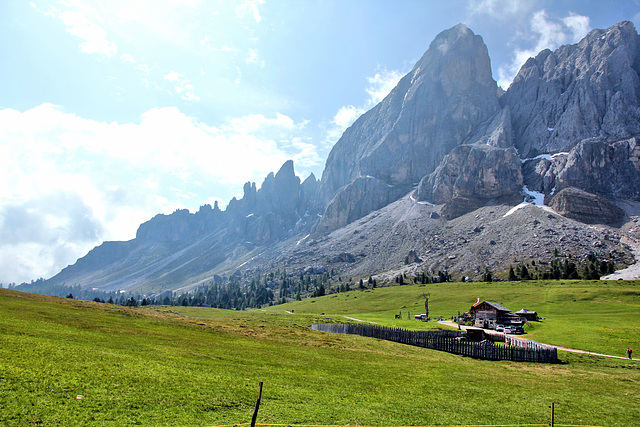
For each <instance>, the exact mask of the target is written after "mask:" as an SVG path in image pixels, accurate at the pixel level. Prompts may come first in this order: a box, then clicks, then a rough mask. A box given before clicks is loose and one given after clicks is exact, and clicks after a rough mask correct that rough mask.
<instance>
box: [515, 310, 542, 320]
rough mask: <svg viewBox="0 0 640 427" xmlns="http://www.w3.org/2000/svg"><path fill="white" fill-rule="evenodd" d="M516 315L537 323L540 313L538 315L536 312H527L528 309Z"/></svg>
mask: <svg viewBox="0 0 640 427" xmlns="http://www.w3.org/2000/svg"><path fill="white" fill-rule="evenodd" d="M516 314H517V315H518V316H520V317H522V318H523V319H527V320H528V321H534V322H535V321H537V320H538V313H536V312H535V311H531V310H527V309H526V308H523V309H522V310H520V311H516Z"/></svg>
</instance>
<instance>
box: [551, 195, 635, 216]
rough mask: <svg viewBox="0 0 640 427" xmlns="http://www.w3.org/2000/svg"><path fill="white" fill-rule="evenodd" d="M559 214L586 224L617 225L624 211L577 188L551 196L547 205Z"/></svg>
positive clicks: (601, 198) (602, 198)
mask: <svg viewBox="0 0 640 427" xmlns="http://www.w3.org/2000/svg"><path fill="white" fill-rule="evenodd" d="M549 206H551V208H553V209H554V210H555V211H556V212H558V213H559V214H561V215H563V216H566V217H567V218H571V219H575V220H577V221H580V222H584V223H586V224H611V225H616V224H619V223H620V221H622V219H623V218H624V215H625V213H624V211H623V210H622V209H620V208H619V207H618V206H616V205H615V204H613V203H612V202H610V201H609V200H607V199H605V198H604V197H600V196H597V195H595V194H591V193H587V192H586V191H583V190H580V189H577V188H572V187H569V188H565V189H563V190H561V191H560V192H558V193H557V194H556V195H554V196H553V198H552V199H551V202H550V204H549Z"/></svg>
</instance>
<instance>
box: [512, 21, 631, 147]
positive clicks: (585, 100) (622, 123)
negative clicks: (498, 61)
mask: <svg viewBox="0 0 640 427" xmlns="http://www.w3.org/2000/svg"><path fill="white" fill-rule="evenodd" d="M639 71H640V52H639V37H638V34H637V32H636V30H635V28H634V26H633V24H632V23H631V22H628V21H624V22H620V23H618V24H616V25H614V26H612V27H610V28H608V29H606V30H592V31H591V32H590V33H589V34H588V35H587V36H586V37H585V38H584V39H583V40H582V41H580V43H578V44H575V45H566V46H562V47H560V48H558V49H557V50H556V51H554V52H551V51H550V50H548V49H546V50H543V51H542V52H540V53H539V54H538V55H537V56H536V57H535V58H530V59H529V60H528V61H527V62H526V63H525V64H524V65H523V66H522V68H521V69H520V71H519V72H518V74H517V75H516V77H515V79H514V81H513V83H512V84H511V86H510V87H509V89H508V91H507V93H506V94H505V95H504V96H503V97H502V98H501V99H500V103H501V105H503V106H509V107H510V109H511V117H512V125H513V131H514V137H515V146H516V148H517V149H518V151H519V153H520V156H522V157H524V158H527V157H535V156H537V155H539V154H543V153H556V152H562V151H569V150H570V149H571V148H573V147H574V146H575V145H576V144H577V143H579V142H580V141H581V140H583V139H585V138H593V137H600V138H603V139H604V140H607V141H616V140H621V139H626V138H629V137H631V136H633V135H638V134H640V105H639V103H638V96H639V95H640V79H639V78H638V72H639Z"/></svg>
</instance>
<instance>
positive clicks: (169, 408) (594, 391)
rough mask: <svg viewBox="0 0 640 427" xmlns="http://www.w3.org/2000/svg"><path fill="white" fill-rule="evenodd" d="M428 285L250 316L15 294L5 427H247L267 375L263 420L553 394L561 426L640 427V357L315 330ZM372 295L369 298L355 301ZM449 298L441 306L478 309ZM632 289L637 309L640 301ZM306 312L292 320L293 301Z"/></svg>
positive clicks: (2, 328) (437, 422) (482, 417)
mask: <svg viewBox="0 0 640 427" xmlns="http://www.w3.org/2000/svg"><path fill="white" fill-rule="evenodd" d="M627 285H628V286H630V289H635V290H636V291H637V290H638V288H637V287H634V286H636V285H634V284H627ZM439 286H442V287H435V286H431V287H430V288H428V289H427V290H428V291H430V292H431V296H432V301H433V304H436V302H435V301H436V297H437V296H439V295H440V297H439V298H441V299H442V300H443V301H444V300H445V299H446V298H445V295H450V294H452V295H454V294H455V293H456V292H459V291H458V290H462V289H463V287H464V286H467V289H472V288H470V287H469V285H457V284H450V286H451V288H450V289H449V292H447V291H446V285H439ZM576 286H577V285H576ZM412 288H414V289H412ZM542 288H543V289H545V288H544V287H542ZM456 289H458V290H456ZM624 289H626V288H624ZM393 290H395V291H397V293H398V295H399V296H395V295H396V294H395V293H394V292H392V291H393ZM424 290H425V289H424V288H420V287H417V286H416V287H399V288H393V289H391V288H385V289H377V290H375V291H372V292H368V293H367V292H353V293H351V295H349V296H347V295H346V294H345V295H342V294H341V295H339V296H338V297H336V298H331V296H328V297H325V298H321V299H316V302H315V303H312V302H311V301H310V300H308V301H303V302H299V303H297V305H291V306H288V307H285V306H278V307H272V309H271V310H268V311H262V310H256V311H251V312H234V311H223V310H214V309H207V308H184V307H149V308H145V309H127V308H121V307H114V306H110V305H106V304H96V303H91V302H80V301H73V300H67V299H62V298H54V297H44V296H38V295H32V294H21V293H18V292H12V291H8V290H0V361H1V362H2V363H1V365H0V425H7V426H24V425H49V426H52V425H64V426H75V425H78V426H86V425H96V426H98V425H99V426H124V425H147V426H164V425H166V426H214V425H228V424H235V423H246V422H249V420H250V418H251V414H252V411H253V405H254V403H255V399H256V393H257V385H258V382H259V381H264V383H265V386H264V392H263V400H262V406H261V408H260V413H259V416H258V422H259V423H274V424H321V425H352V426H353V425H369V426H372V425H373V426H401V425H405V426H407V425H416V426H430V425H432V426H444V425H495V424H544V423H548V422H549V409H548V405H549V404H550V403H551V402H555V404H556V420H555V421H556V423H557V424H575V425H596V426H630V425H634V423H636V422H637V420H638V419H639V418H640V387H639V385H640V364H639V363H638V362H631V361H625V360H611V359H602V358H594V357H589V356H582V355H570V354H565V353H563V357H562V358H563V359H564V360H565V361H566V362H567V363H565V364H560V365H536V364H528V363H513V362H489V361H479V360H474V359H470V358H464V357H460V356H456V355H451V354H447V353H441V352H437V351H432V350H426V349H422V348H416V347H410V346H406V345H401V344H396V343H390V342H384V341H378V340H372V339H367V338H362V337H358V336H346V335H338V334H325V333H320V332H315V331H312V330H310V325H311V324H312V323H314V322H320V321H341V320H344V317H343V316H344V315H351V316H353V317H357V318H363V317H364V318H367V319H370V320H374V319H379V320H382V319H386V318H387V315H386V314H385V313H386V312H387V313H388V314H390V313H393V312H394V311H395V310H396V309H400V308H401V306H402V305H411V304H413V302H404V301H406V300H407V295H415V297H416V298H418V297H419V296H420V295H421V292H422V291H424ZM548 290H549V289H547V291H548ZM496 292H497V290H496ZM624 292H628V291H624ZM405 293H406V294H405ZM473 293H475V291H473ZM551 293H552V294H553V292H551ZM365 295H366V298H371V302H370V303H365V304H363V305H362V306H358V304H354V303H353V302H354V301H357V300H364V299H365ZM478 296H480V297H481V298H482V295H478ZM355 297H357V298H355ZM342 298H345V301H341V299H342ZM448 298H449V302H448V303H447V304H448V305H444V306H443V308H442V311H443V312H442V313H441V314H442V315H446V314H447V313H448V312H449V311H450V310H452V309H455V310H456V312H457V310H458V309H460V310H463V309H464V307H460V308H457V307H458V306H459V305H460V303H459V302H458V303H455V301H454V300H455V296H450V297H448ZM554 298H555V297H554ZM621 298H622V302H623V303H624V304H630V301H636V302H635V304H637V299H636V298H637V297H636V296H634V295H630V294H624V295H623V296H622V297H621ZM347 299H348V300H347ZM484 299H491V298H489V297H487V298H484ZM494 299H496V298H494ZM384 300H386V301H387V304H386V308H385V303H384ZM474 300H475V297H474ZM347 301H348V303H347ZM416 301H418V300H416ZM331 302H335V303H336V305H335V306H332V305H331ZM418 302H419V301H418ZM472 302H473V301H471V303H472ZM576 302H577V301H576ZM338 303H339V304H338ZM503 303H505V302H504V301H503ZM398 304H400V307H397V308H396V306H397V305H398ZM465 304H466V303H465ZM348 305H351V306H352V308H353V310H351V311H347V310H346V307H347V306H348ZM413 305H415V304H413ZM467 305H469V304H467ZM505 305H507V307H510V305H509V304H505ZM292 307H293V308H294V310H295V314H293V315H291V314H288V313H285V312H284V311H283V310H284V309H286V308H289V309H290V308H292ZM307 307H308V308H307ZM332 307H333V308H332ZM435 307H437V305H434V309H435ZM549 307H551V306H549ZM510 308H512V307H510ZM528 308H529V307H528ZM531 309H536V307H531ZM438 310H439V309H436V311H438ZM418 311H420V310H418ZM539 311H540V312H541V314H542V315H545V313H544V312H543V310H539ZM323 312H324V313H325V315H321V314H320V313H323ZM328 313H332V314H331V315H328ZM416 313H417V311H416ZM572 313H573V314H572ZM631 314H634V313H631ZM637 314H638V311H637V305H636V312H635V315H636V316H637ZM568 315H574V316H575V315H577V312H576V311H571V310H570V311H569V312H568ZM547 316H549V315H547ZM393 321H394V320H390V322H391V323H390V324H392V323H393ZM562 321H568V319H564V320H562ZM550 322H551V319H549V317H548V319H547V320H546V321H545V326H546V325H547V324H550ZM415 323H418V322H415ZM415 323H414V325H415ZM636 324H637V323H636ZM604 326H606V327H611V328H612V329H615V328H618V327H622V326H621V325H618V324H616V323H615V322H614V326H610V325H609V324H606V325H604ZM549 327H550V326H549ZM539 329H540V330H539V331H536V333H541V334H542V332H543V331H544V329H546V328H539ZM547 334H548V332H547ZM548 336H549V337H552V335H548ZM559 337H560V335H559V336H558V339H560V338H559ZM540 340H542V339H540ZM561 344H566V343H564V342H562V343H561ZM567 345H568V344H567Z"/></svg>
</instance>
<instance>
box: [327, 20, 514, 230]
mask: <svg viewBox="0 0 640 427" xmlns="http://www.w3.org/2000/svg"><path fill="white" fill-rule="evenodd" d="M499 110H500V108H499V105H498V97H497V85H496V82H495V81H494V80H493V78H492V77H491V64H490V60H489V55H488V52H487V47H486V46H485V44H484V42H483V40H482V38H481V37H480V36H477V35H475V34H474V33H473V32H472V31H471V30H469V29H468V28H467V27H466V26H464V25H462V24H461V25H457V26H455V27H453V28H451V29H449V30H446V31H443V32H442V33H440V34H439V35H438V36H437V37H436V38H435V40H434V41H433V42H432V43H431V45H430V46H429V49H428V50H427V52H426V53H425V54H424V56H423V57H422V58H421V59H420V60H419V61H418V62H417V63H416V65H415V67H414V68H413V70H412V71H411V72H410V73H409V74H407V75H406V76H405V77H403V78H402V79H401V80H400V82H399V83H398V85H397V86H396V87H395V88H394V89H393V90H392V91H391V93H389V95H388V96H387V97H386V98H385V99H384V100H383V101H382V102H381V103H380V104H378V105H377V106H375V107H374V108H373V109H371V110H370V111H368V112H367V113H365V114H363V115H362V116H361V117H360V118H359V119H358V120H356V122H355V123H354V124H353V125H352V126H351V127H350V128H349V129H347V130H346V131H345V132H344V134H343V135H342V137H341V138H340V140H339V141H338V142H337V143H336V145H335V146H334V147H333V149H332V150H331V153H330V154H329V157H328V159H327V164H326V168H325V170H324V172H323V175H322V182H321V189H320V197H321V201H322V203H323V204H324V206H328V207H327V212H326V213H325V217H327V216H331V215H333V214H332V210H333V209H334V207H332V206H329V204H330V202H331V201H332V199H333V198H334V197H335V196H336V194H337V193H338V192H339V191H341V189H343V188H344V187H345V186H350V185H356V186H357V185H361V184H359V183H355V184H354V181H355V180H356V179H359V178H361V177H367V176H372V177H375V178H376V179H378V180H379V181H382V182H383V183H385V184H387V185H393V186H396V187H403V188H405V190H406V191H407V192H408V191H409V190H410V189H411V188H412V185H413V184H414V183H417V182H419V181H420V179H421V178H422V177H424V176H425V175H427V174H429V173H431V172H432V171H433V170H435V168H436V167H437V166H438V165H439V164H440V162H441V161H442V159H443V158H444V156H445V155H447V154H448V153H449V152H450V151H451V150H452V149H453V148H454V147H456V146H458V145H460V144H462V143H463V142H465V141H467V140H468V139H470V138H474V139H473V141H471V142H475V140H476V139H477V138H480V137H481V136H482V134H484V133H485V132H484V131H485V130H486V128H487V126H489V124H490V122H491V119H494V118H495V117H494V116H495V115H496V113H497V112H498V111H499ZM498 121H499V119H498ZM494 127H498V124H496V126H494ZM480 129H482V131H479V130H480ZM494 130H495V129H494ZM498 133H499V132H498ZM506 140H508V136H506V135H505V137H504V138H502V139H501V138H500V137H499V136H498V134H496V141H495V143H496V144H505V143H506V142H505V141H506ZM346 191H347V193H350V192H351V191H350V190H346ZM398 194H399V195H401V193H398ZM371 197H372V198H373V199H376V200H379V199H380V198H381V197H382V198H384V196H381V195H379V194H372V195H371ZM397 197H399V196H398V195H397V196H396V198H397ZM366 204H367V205H368V206H370V207H372V208H375V207H380V206H379V204H378V203H374V202H367V203H366ZM368 212H370V211H368V210H366V209H359V212H358V214H357V215H356V214H355V212H351V213H350V214H349V215H348V216H349V217H350V218H352V220H353V219H357V218H358V217H360V216H362V215H364V214H366V213H368ZM332 222H333V223H334V224H335V225H340V224H343V221H332Z"/></svg>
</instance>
